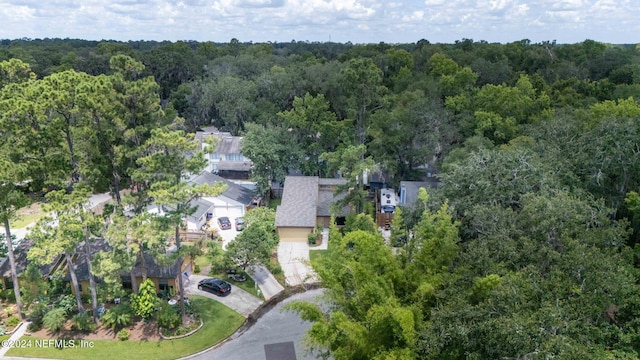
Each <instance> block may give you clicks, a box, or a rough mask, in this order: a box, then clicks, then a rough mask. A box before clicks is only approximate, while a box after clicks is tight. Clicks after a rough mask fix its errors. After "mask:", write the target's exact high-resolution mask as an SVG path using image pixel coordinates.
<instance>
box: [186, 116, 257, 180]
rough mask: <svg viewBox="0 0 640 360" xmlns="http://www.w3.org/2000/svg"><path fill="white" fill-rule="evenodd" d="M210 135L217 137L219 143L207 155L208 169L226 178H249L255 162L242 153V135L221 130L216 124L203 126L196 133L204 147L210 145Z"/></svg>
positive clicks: (197, 138)
mask: <svg viewBox="0 0 640 360" xmlns="http://www.w3.org/2000/svg"><path fill="white" fill-rule="evenodd" d="M210 137H215V138H216V139H217V145H216V147H215V149H214V150H213V152H212V153H211V154H207V155H206V158H207V168H206V170H207V171H208V172H211V173H214V174H218V175H220V176H222V177H224V178H229V179H248V178H249V174H250V172H251V166H252V165H253V163H252V162H251V160H249V159H247V158H246V157H245V156H244V155H243V154H242V136H233V135H231V133H228V132H223V131H219V130H218V129H217V128H216V127H215V126H210V127H206V128H203V129H202V131H198V132H196V135H195V138H196V140H198V141H200V144H201V146H202V149H205V148H206V147H207V146H208V143H207V140H208V139H210Z"/></svg>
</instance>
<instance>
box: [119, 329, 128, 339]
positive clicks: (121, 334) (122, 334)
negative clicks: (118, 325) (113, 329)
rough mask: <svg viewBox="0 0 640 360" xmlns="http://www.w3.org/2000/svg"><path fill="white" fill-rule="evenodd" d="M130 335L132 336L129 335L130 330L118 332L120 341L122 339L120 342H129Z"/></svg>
mask: <svg viewBox="0 0 640 360" xmlns="http://www.w3.org/2000/svg"><path fill="white" fill-rule="evenodd" d="M129 335H131V334H130V333H129V330H127V329H122V330H120V331H118V339H120V341H125V340H129Z"/></svg>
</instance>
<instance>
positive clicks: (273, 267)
mask: <svg viewBox="0 0 640 360" xmlns="http://www.w3.org/2000/svg"><path fill="white" fill-rule="evenodd" d="M267 267H268V268H269V271H270V272H271V273H272V274H273V275H279V274H282V273H283V271H282V267H281V266H280V264H274V263H271V264H269V266H267Z"/></svg>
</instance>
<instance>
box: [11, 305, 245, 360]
mask: <svg viewBox="0 0 640 360" xmlns="http://www.w3.org/2000/svg"><path fill="white" fill-rule="evenodd" d="M189 298H190V299H191V301H192V302H193V304H194V306H196V307H199V308H200V311H201V314H202V319H203V320H204V326H203V327H202V328H201V329H200V330H199V331H198V332H196V333H195V334H193V335H191V336H188V337H186V338H182V339H177V340H161V341H117V340H96V341H88V342H89V343H93V344H94V347H93V348H80V345H79V341H76V342H75V344H76V346H75V347H74V348H67V349H56V348H37V347H35V346H32V347H31V348H23V349H11V350H9V351H8V352H7V356H23V357H42V358H57V359H114V360H122V359H131V358H137V359H140V360H143V359H157V360H163V359H167V360H169V359H177V358H179V357H183V356H186V355H189V354H193V353H196V352H199V351H202V350H204V349H206V348H209V347H211V346H213V345H215V344H217V343H219V342H220V341H222V340H224V339H226V338H227V337H229V336H230V335H231V334H233V333H234V332H235V331H236V330H237V329H238V328H239V327H240V325H242V323H243V322H244V317H242V316H241V315H240V314H238V313H236V312H235V311H233V310H231V309H229V308H228V307H226V306H224V305H222V304H221V303H219V302H217V301H215V300H212V299H208V298H206V297H203V296H197V295H191V296H189ZM22 339H23V340H29V339H30V340H31V343H32V345H35V340H36V339H35V338H32V337H29V336H23V337H22Z"/></svg>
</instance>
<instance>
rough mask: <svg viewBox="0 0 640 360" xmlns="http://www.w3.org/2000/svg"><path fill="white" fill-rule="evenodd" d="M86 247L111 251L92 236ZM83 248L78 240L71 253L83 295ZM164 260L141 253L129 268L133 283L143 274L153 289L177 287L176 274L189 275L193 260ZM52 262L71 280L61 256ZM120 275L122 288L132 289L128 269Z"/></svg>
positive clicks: (85, 281) (85, 267)
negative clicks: (131, 267)
mask: <svg viewBox="0 0 640 360" xmlns="http://www.w3.org/2000/svg"><path fill="white" fill-rule="evenodd" d="M89 246H90V248H91V253H92V254H95V253H97V252H99V251H105V252H109V251H111V250H112V248H111V246H110V245H109V244H108V242H107V241H106V240H104V239H95V240H94V241H92V242H91V244H90V245H89ZM84 251H85V249H84V242H83V243H80V244H79V245H78V247H77V249H76V254H75V255H74V256H73V263H74V269H75V271H76V276H77V278H78V281H79V283H80V292H81V293H82V294H89V293H90V291H91V290H90V288H89V266H88V264H87V261H86V257H85V256H82V255H83V254H84ZM167 259H168V262H167V263H163V262H162V261H160V260H158V259H156V258H155V257H153V256H152V255H151V254H150V253H149V252H145V253H144V260H143V259H142V257H138V259H137V260H136V263H135V265H134V267H133V269H132V272H133V275H134V276H135V278H136V282H137V283H138V284H140V283H142V279H143V277H144V276H145V275H146V278H147V279H150V280H151V281H152V282H153V283H154V284H155V286H156V292H158V293H159V292H169V291H170V290H171V289H177V288H178V276H185V275H184V274H185V273H186V277H187V278H188V277H189V276H190V275H191V274H192V273H193V268H194V264H193V262H192V259H191V258H190V257H188V256H187V257H184V256H181V257H177V258H175V259H171V258H167ZM54 263H57V265H58V268H59V269H60V271H62V272H63V274H64V277H63V279H64V280H65V281H67V282H71V276H70V275H69V273H68V271H67V270H66V260H65V259H64V257H63V256H61V257H59V258H58V259H57V260H56V261H55V262H54ZM120 276H121V279H122V286H123V288H125V289H131V288H132V284H131V272H123V273H122V274H120ZM98 281H99V279H98ZM72 291H73V288H72Z"/></svg>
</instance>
